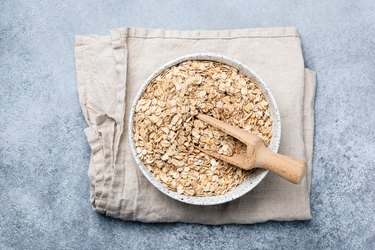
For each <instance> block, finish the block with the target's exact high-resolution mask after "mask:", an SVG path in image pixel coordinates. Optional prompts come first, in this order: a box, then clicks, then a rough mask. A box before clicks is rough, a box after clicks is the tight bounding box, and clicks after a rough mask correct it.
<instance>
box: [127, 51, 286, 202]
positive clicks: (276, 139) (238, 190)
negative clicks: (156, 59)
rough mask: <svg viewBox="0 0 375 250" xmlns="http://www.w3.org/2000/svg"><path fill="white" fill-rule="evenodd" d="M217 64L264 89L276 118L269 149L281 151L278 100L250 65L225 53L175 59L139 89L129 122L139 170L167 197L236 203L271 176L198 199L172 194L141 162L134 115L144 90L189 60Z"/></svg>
mask: <svg viewBox="0 0 375 250" xmlns="http://www.w3.org/2000/svg"><path fill="white" fill-rule="evenodd" d="M192 60H197V61H215V62H219V63H224V64H227V65H230V66H232V67H235V68H236V69H238V70H239V72H240V73H242V74H244V75H246V76H248V77H250V78H252V79H253V80H254V81H255V83H256V85H257V86H258V87H259V88H260V89H261V90H262V93H263V94H264V96H265V98H266V100H267V101H268V103H269V107H270V115H271V118H272V138H271V141H270V145H269V146H268V148H269V149H270V150H272V151H274V152H277V150H278V148H279V145H280V137H281V121H280V113H279V109H278V107H277V104H276V101H275V98H274V96H273V95H272V93H271V91H270V90H269V88H268V86H267V85H266V84H265V83H264V81H263V80H262V79H261V78H260V77H259V76H258V75H257V74H256V73H255V72H254V70H252V69H251V68H250V67H248V66H246V65H245V64H243V63H241V62H239V61H238V60H236V59H233V58H231V57H228V56H224V55H221V54H216V53H197V54H190V55H185V56H181V57H178V58H176V59H174V60H171V61H169V62H168V63H166V64H164V65H163V66H161V67H160V68H158V69H157V70H155V71H154V72H153V73H152V74H151V75H150V76H149V77H148V78H147V79H146V81H144V83H143V84H142V86H141V87H140V88H139V89H138V91H137V93H136V96H135V98H134V101H133V103H132V106H131V110H130V114H129V123H128V134H129V144H130V148H131V151H132V155H133V158H134V160H135V161H136V164H137V166H138V168H139V170H140V171H141V172H142V174H143V175H144V176H145V177H146V179H147V180H148V181H149V182H150V183H151V184H152V185H153V186H155V187H156V188H157V189H158V190H159V191H161V192H162V193H164V194H166V195H167V196H169V197H171V198H173V199H175V200H178V201H181V202H184V203H188V204H193V205H218V204H222V203H226V202H229V201H232V200H235V199H237V198H239V197H241V196H243V195H245V194H246V193H248V192H250V191H251V190H252V189H253V188H255V187H256V186H257V185H258V184H259V183H260V182H261V181H262V180H263V179H264V178H265V177H266V175H267V174H268V172H269V171H268V170H265V169H255V171H254V172H253V173H252V174H251V175H250V176H248V177H247V179H246V180H245V181H243V182H242V183H241V184H240V185H238V186H236V187H234V188H233V189H231V190H230V191H229V192H227V193H225V194H223V195H218V196H206V197H198V196H187V195H183V194H178V193H177V192H175V191H172V190H170V189H168V188H167V187H165V186H164V185H163V184H162V183H161V182H160V181H158V180H157V179H156V177H155V176H154V175H153V174H152V173H151V172H150V171H149V170H148V168H147V167H146V166H145V165H144V164H143V162H142V161H141V160H140V159H139V157H138V155H137V152H136V146H135V143H134V133H133V122H134V114H135V107H136V106H137V103H138V101H139V99H140V97H141V96H142V94H143V91H144V90H145V89H146V87H147V86H148V85H149V84H150V83H151V81H153V80H154V79H155V78H156V77H157V76H159V75H160V74H161V73H162V72H163V71H164V70H166V69H168V68H170V67H172V66H174V65H177V64H180V63H182V62H185V61H192Z"/></svg>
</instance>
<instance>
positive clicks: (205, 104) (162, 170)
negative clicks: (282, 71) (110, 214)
mask: <svg viewBox="0 0 375 250" xmlns="http://www.w3.org/2000/svg"><path fill="white" fill-rule="evenodd" d="M198 113H203V114H207V115H210V116H212V117H215V118H216V119H219V120H222V121H224V122H227V123H229V124H231V125H234V126H237V127H239V128H243V129H245V130H247V131H250V132H252V133H254V134H256V135H258V136H259V137H260V138H262V139H263V141H264V143H265V144H266V145H268V144H269V142H270V140H271V137H272V120H271V117H270V113H269V110H268V103H267V101H266V100H265V98H264V95H263V94H262V92H261V90H260V89H259V88H258V87H257V86H256V85H255V84H254V82H253V81H252V80H251V79H250V78H248V77H246V76H244V75H243V74H241V73H239V71H238V70H237V69H235V68H233V67H231V66H229V65H226V64H223V63H218V62H213V61H186V62H183V63H180V64H179V65H176V66H173V67H171V68H169V69H167V70H165V71H164V72H163V73H161V74H160V75H159V76H158V77H157V78H156V79H155V80H153V81H152V82H151V83H150V84H149V85H148V86H147V87H146V89H145V90H144V92H143V94H142V96H141V98H140V99H139V101H138V103H137V106H136V110H135V114H134V125H133V132H134V142H135V145H136V149H137V154H138V157H139V158H140V159H141V160H142V161H143V162H144V164H145V165H146V166H147V167H148V169H149V170H150V171H151V172H152V173H153V174H154V176H155V177H156V178H157V179H158V180H159V181H161V182H162V183H163V184H164V185H165V186H166V187H167V188H169V189H171V190H173V191H176V192H178V193H179V194H185V195H190V196H214V195H221V194H224V193H226V192H228V191H229V190H231V189H232V188H234V187H235V186H237V185H238V184H240V183H241V182H243V181H244V180H245V178H246V177H247V176H248V175H249V174H251V170H250V171H245V170H242V169H240V168H237V167H235V166H232V165H230V164H228V163H225V162H223V161H220V160H216V159H214V158H212V157H210V156H208V155H206V154H204V153H202V152H201V151H199V150H198V149H197V148H196V147H195V146H197V147H201V148H204V149H206V150H211V151H215V152H218V153H220V154H224V155H228V156H231V155H233V154H237V153H243V152H246V146H245V145H244V144H243V143H241V142H240V141H238V140H237V139H234V138H233V137H231V136H229V135H227V134H225V133H224V132H222V131H221V130H218V129H217V128H214V127H212V126H210V125H208V124H206V123H205V122H202V121H201V120H199V119H197V118H195V115H196V114H198Z"/></svg>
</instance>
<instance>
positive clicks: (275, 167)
mask: <svg viewBox="0 0 375 250" xmlns="http://www.w3.org/2000/svg"><path fill="white" fill-rule="evenodd" d="M197 118H198V119H200V120H202V121H204V122H207V123H208V124H210V125H212V126H214V127H217V128H219V129H221V130H222V131H224V132H225V133H227V134H229V135H231V136H233V137H234V138H237V139H238V140H240V141H241V142H243V143H245V144H246V146H247V152H246V153H243V154H237V155H233V156H225V155H220V154H218V153H215V152H211V151H207V150H204V149H202V148H198V149H199V150H200V151H202V152H203V153H205V154H207V155H210V156H212V157H214V158H217V159H220V160H222V161H225V162H228V163H230V164H232V165H234V166H237V167H240V168H243V169H246V170H249V169H252V168H264V169H267V170H270V171H272V172H274V173H275V174H277V175H279V176H281V177H283V178H284V179H286V180H287V181H290V182H292V183H294V184H298V183H300V182H301V181H302V179H303V176H304V175H305V171H306V163H305V162H304V161H301V160H297V159H294V158H292V157H288V156H284V155H280V154H277V153H274V152H272V151H271V150H269V149H268V148H267V147H266V146H265V145H264V143H263V141H262V140H261V139H260V138H258V137H257V136H256V135H254V134H252V133H250V132H247V131H246V130H243V129H240V128H237V127H234V126H232V125H229V124H227V123H225V122H222V121H220V120H218V119H215V118H213V117H211V116H208V115H204V114H198V115H197Z"/></svg>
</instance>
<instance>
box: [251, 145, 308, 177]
mask: <svg viewBox="0 0 375 250" xmlns="http://www.w3.org/2000/svg"><path fill="white" fill-rule="evenodd" d="M256 155H257V159H256V163H255V165H256V166H257V167H261V168H265V169H267V170H270V171H272V172H273V173H275V174H277V175H279V176H281V177H282V178H284V179H285V180H287V181H290V182H292V183H294V184H299V183H300V182H301V181H302V179H303V177H304V175H305V172H306V163H305V162H304V161H301V160H297V159H294V158H292V157H288V156H285V155H280V154H277V153H274V152H272V151H271V150H269V149H268V148H266V147H264V148H263V147H262V148H260V149H259V150H258V152H257V154H256Z"/></svg>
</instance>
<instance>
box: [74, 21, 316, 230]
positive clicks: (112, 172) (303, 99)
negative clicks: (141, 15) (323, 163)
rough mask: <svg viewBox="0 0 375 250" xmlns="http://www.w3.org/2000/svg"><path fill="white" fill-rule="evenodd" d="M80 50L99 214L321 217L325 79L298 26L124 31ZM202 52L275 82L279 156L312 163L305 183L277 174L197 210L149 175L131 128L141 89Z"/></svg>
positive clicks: (243, 220)
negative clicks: (319, 142)
mask: <svg viewBox="0 0 375 250" xmlns="http://www.w3.org/2000/svg"><path fill="white" fill-rule="evenodd" d="M75 52H76V70H77V88H78V93H79V98H80V104H81V107H82V111H83V115H84V117H85V119H86V121H87V124H88V127H87V128H86V129H85V134H86V136H87V140H88V143H89V145H90V147H91V150H92V154H91V159H90V164H89V170H88V176H89V181H90V200H91V203H92V206H93V209H94V210H95V211H97V212H100V213H105V214H106V215H108V216H111V217H114V218H120V219H123V220H130V221H142V222H187V223H201V224H227V223H239V224H251V223H257V222H264V221H268V220H278V221H281V220H308V219H311V212H310V187H311V172H312V153H313V135H314V97H315V85H316V79H315V73H314V72H313V71H311V70H309V69H305V67H304V61H303V55H302V49H301V40H300V37H299V34H298V31H297V30H296V29H295V28H261V29H242V30H196V31H177V30H158V29H139V28H120V29H114V30H112V31H111V34H110V35H108V36H98V35H85V36H77V38H76V47H75ZM194 53H216V54H222V55H225V56H228V57H232V58H234V59H237V60H238V61H240V62H242V63H244V64H246V65H248V66H249V67H251V68H252V69H254V71H255V72H257V74H258V75H259V76H260V77H261V78H262V79H263V80H264V81H265V83H266V84H267V85H268V87H269V89H270V90H271V92H272V94H273V95H274V97H275V100H276V103H277V105H278V107H279V110H280V115H281V143H280V148H279V153H281V154H285V155H289V156H293V157H296V158H299V159H304V160H306V161H307V165H308V169H307V174H306V177H305V178H304V179H303V181H302V182H301V183H300V184H298V185H295V184H291V183H289V182H287V181H285V180H284V179H282V178H280V177H278V176H276V175H274V174H272V173H269V174H268V175H267V176H266V178H265V179H264V180H263V181H262V182H261V183H260V184H259V185H258V186H257V187H256V188H254V189H253V190H252V191H250V192H249V193H247V194H246V195H244V196H243V197H241V198H239V199H236V200H234V201H232V202H229V203H225V204H221V205H214V206H196V205H189V204H185V203H181V202H179V201H176V200H174V199H172V198H169V197H168V196H166V195H164V194H163V193H161V192H160V191H159V190H157V189H156V188H155V187H154V186H153V185H152V184H151V183H149V182H148V181H147V179H146V178H145V177H144V176H143V175H142V173H141V172H140V171H139V170H138V167H137V166H136V164H135V161H134V159H133V156H132V154H131V150H130V145H129V140H128V131H127V127H128V121H129V117H128V116H129V112H130V108H131V105H132V103H133V100H134V97H135V95H136V92H137V90H138V89H139V88H140V86H141V85H142V84H143V83H144V82H145V80H146V79H147V78H148V77H149V76H150V75H151V74H152V73H153V72H154V71H155V70H156V69H158V68H159V67H160V66H162V65H164V64H165V63H167V62H169V61H171V60H173V59H175V58H177V57H180V56H185V55H189V54H194Z"/></svg>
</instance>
